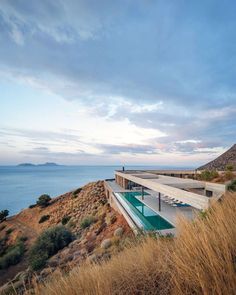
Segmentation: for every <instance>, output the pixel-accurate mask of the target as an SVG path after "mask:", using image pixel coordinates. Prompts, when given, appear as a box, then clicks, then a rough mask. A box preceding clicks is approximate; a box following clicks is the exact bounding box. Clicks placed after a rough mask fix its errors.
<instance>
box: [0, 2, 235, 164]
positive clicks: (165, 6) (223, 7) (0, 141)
mask: <svg viewBox="0 0 236 295" xmlns="http://www.w3.org/2000/svg"><path fill="white" fill-rule="evenodd" d="M235 11H236V3H235V1H234V0H232V1H217V0H214V1H213V0H212V1H210V0H202V1H200V0H199V1H189V0H186V1H183V0H179V1H171V0H170V1H166V0H163V1H154V0H153V1H151V0H143V1H140V0H135V1H134V0H133V1H130V0H124V1H121V0H117V1H110V0H107V1H103V0H100V1H97V0H93V1H92V0H91V1H90V0H66V1H63V0H57V1H53V0H42V1H36V0H35V1H34V0H33V1H28V0H0V164H1V165H6V164H15V163H20V162H33V163H38V162H45V161H55V162H58V163H61V164H90V165H91V164H104V165H105V164H149V165H170V166H171V165H173V166H197V165H199V164H202V163H205V162H206V161H209V160H211V159H213V158H214V157H216V156H218V155H219V154H220V153H221V152H223V151H224V150H226V149H227V148H228V147H230V146H231V145H232V144H233V143H235V141H236V136H235V135H236V18H235Z"/></svg>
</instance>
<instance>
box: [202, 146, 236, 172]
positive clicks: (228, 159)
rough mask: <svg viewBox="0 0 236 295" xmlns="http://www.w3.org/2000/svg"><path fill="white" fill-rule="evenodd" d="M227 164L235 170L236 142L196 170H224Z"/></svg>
mask: <svg viewBox="0 0 236 295" xmlns="http://www.w3.org/2000/svg"><path fill="white" fill-rule="evenodd" d="M227 165H232V166H233V169H234V170H236V144H234V145H233V146H232V147H231V148H230V149H229V150H227V151H226V152H225V153H223V154H222V155H220V156H219V157H218V158H216V159H215V160H213V161H211V162H209V163H207V164H205V165H203V166H201V167H199V168H198V170H218V171H224V170H225V169H226V166H227Z"/></svg>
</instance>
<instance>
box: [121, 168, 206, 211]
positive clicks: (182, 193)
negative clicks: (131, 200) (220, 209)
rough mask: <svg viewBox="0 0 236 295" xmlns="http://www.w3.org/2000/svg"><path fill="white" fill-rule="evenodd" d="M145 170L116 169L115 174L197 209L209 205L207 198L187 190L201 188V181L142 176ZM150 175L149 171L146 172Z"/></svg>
mask: <svg viewBox="0 0 236 295" xmlns="http://www.w3.org/2000/svg"><path fill="white" fill-rule="evenodd" d="M145 173H146V171H143V172H140V171H139V173H138V174H137V173H123V172H119V171H116V172H115V174H116V175H117V176H120V177H123V178H125V179H127V180H130V181H132V182H134V183H137V184H139V185H141V186H143V187H146V188H148V189H151V190H153V191H156V192H159V193H161V194H163V195H167V196H170V197H173V198H175V199H178V200H179V201H182V202H184V203H187V204H189V205H191V206H193V207H194V208H197V209H207V208H208V207H209V198H208V197H206V196H203V195H200V194H196V193H193V192H188V191H186V189H188V188H202V187H204V185H203V184H202V182H199V181H196V180H192V179H182V178H177V177H169V176H163V175H159V176H158V178H156V177H155V178H154V179H152V178H148V179H144V178H142V176H143V175H145ZM148 175H150V173H148ZM140 176H141V177H140Z"/></svg>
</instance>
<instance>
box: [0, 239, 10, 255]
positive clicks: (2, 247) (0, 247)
mask: <svg viewBox="0 0 236 295" xmlns="http://www.w3.org/2000/svg"><path fill="white" fill-rule="evenodd" d="M7 240H8V236H4V237H2V238H0V256H2V255H3V254H4V253H5V251H6V249H7Z"/></svg>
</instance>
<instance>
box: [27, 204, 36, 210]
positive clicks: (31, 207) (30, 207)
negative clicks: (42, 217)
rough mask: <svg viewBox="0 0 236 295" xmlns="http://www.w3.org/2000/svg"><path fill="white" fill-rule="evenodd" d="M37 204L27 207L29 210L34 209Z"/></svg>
mask: <svg viewBox="0 0 236 295" xmlns="http://www.w3.org/2000/svg"><path fill="white" fill-rule="evenodd" d="M36 206H37V204H32V205H29V209H33V208H34V207H36Z"/></svg>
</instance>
